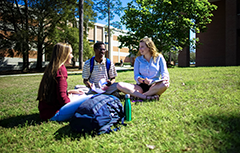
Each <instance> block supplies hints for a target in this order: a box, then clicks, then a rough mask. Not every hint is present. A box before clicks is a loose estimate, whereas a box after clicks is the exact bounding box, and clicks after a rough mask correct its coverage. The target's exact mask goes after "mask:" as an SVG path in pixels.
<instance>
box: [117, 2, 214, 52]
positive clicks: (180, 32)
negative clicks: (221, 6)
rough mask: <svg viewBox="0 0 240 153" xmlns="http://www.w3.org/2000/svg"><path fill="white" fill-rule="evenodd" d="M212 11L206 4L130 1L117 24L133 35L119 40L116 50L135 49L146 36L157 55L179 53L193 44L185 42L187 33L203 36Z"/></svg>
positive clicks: (208, 4) (187, 40) (211, 7)
mask: <svg viewBox="0 0 240 153" xmlns="http://www.w3.org/2000/svg"><path fill="white" fill-rule="evenodd" d="M216 8H217V7H216V6H215V5H213V4H211V3H209V2H208V0H181V1H179V0H134V1H132V2H130V3H128V6H127V8H126V9H125V10H124V12H125V14H124V15H123V16H122V17H121V22H122V23H123V24H124V25H126V28H127V29H128V30H130V31H133V32H129V33H128V35H126V36H119V40H120V42H121V46H120V47H122V46H126V47H129V45H130V44H131V43H132V47H136V46H138V41H139V40H140V39H141V38H143V37H145V36H148V37H150V38H152V40H153V41H154V42H155V44H156V47H157V48H158V50H159V52H163V53H164V52H169V51H176V50H177V51H179V50H182V49H183V47H186V46H189V45H190V44H192V45H193V43H195V39H193V40H190V39H189V31H190V30H191V31H193V32H194V33H199V32H200V31H201V32H204V31H205V30H206V25H207V24H209V23H210V22H211V19H210V18H211V17H212V16H213V14H212V11H213V10H215V9H216ZM131 49H133V48H131ZM136 49H137V48H136Z"/></svg>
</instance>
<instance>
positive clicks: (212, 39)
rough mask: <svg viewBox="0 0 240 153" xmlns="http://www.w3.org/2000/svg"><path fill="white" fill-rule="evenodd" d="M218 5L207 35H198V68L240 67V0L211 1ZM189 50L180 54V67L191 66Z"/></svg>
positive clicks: (210, 0) (186, 49)
mask: <svg viewBox="0 0 240 153" xmlns="http://www.w3.org/2000/svg"><path fill="white" fill-rule="evenodd" d="M209 2H211V3H212V4H214V5H217V6H218V8H217V10H215V11H213V15H214V16H213V17H212V22H211V23H210V24H208V25H207V28H208V29H207V31H206V32H205V33H200V34H197V37H199V40H200V43H202V45H199V48H197V49H196V66H234V65H240V0H209ZM188 59H189V49H188V48H185V49H184V50H183V51H182V52H181V53H180V54H179V59H178V60H179V66H189V60H188Z"/></svg>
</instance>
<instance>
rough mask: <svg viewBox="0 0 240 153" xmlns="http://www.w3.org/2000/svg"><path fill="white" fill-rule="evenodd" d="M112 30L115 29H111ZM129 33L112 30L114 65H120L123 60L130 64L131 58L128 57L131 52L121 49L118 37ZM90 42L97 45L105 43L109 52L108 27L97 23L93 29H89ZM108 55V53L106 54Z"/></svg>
mask: <svg viewBox="0 0 240 153" xmlns="http://www.w3.org/2000/svg"><path fill="white" fill-rule="evenodd" d="M111 29H113V28H112V27H111ZM126 32H127V31H122V32H121V31H120V30H119V29H115V30H112V34H111V38H110V40H111V43H110V45H111V46H110V48H111V50H110V51H111V54H110V55H111V57H109V58H110V59H111V61H112V62H113V63H119V62H120V60H121V59H122V60H123V61H124V62H129V61H130V58H129V57H128V55H129V52H128V51H129V50H128V48H126V47H123V48H121V49H120V48H119V46H120V42H119V41H118V36H119V35H124V34H125V33H126ZM88 40H89V41H90V42H93V43H96V42H98V41H101V42H104V43H105V44H106V49H107V52H108V45H109V43H108V33H107V27H106V25H103V24H99V23H95V24H94V27H93V28H89V30H88ZM106 55H108V53H106Z"/></svg>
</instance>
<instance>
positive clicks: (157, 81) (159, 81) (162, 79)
mask: <svg viewBox="0 0 240 153" xmlns="http://www.w3.org/2000/svg"><path fill="white" fill-rule="evenodd" d="M164 80H166V79H160V80H155V81H153V82H152V83H150V84H149V85H153V84H154V83H157V82H161V81H164Z"/></svg>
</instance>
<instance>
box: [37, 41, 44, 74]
mask: <svg viewBox="0 0 240 153" xmlns="http://www.w3.org/2000/svg"><path fill="white" fill-rule="evenodd" d="M42 53H43V49H42V45H38V52H37V66H36V69H37V70H40V69H42V55H43V54H42Z"/></svg>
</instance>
